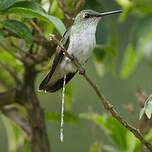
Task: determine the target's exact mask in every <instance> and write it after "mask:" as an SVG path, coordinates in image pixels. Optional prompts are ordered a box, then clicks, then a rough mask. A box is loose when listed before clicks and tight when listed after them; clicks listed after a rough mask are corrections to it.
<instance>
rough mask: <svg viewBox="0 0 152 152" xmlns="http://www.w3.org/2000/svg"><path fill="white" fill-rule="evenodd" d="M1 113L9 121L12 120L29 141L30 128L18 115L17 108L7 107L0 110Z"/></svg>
mask: <svg viewBox="0 0 152 152" xmlns="http://www.w3.org/2000/svg"><path fill="white" fill-rule="evenodd" d="M1 111H2V113H3V114H4V115H5V116H6V117H8V118H9V119H10V120H12V121H13V122H14V123H15V124H16V125H17V126H18V127H19V128H21V129H22V130H23V132H24V133H25V137H26V138H27V139H28V140H29V141H31V128H30V126H29V124H28V122H27V120H25V119H24V118H23V117H21V115H20V114H19V111H18V109H17V108H15V107H13V106H11V105H7V106H4V107H3V108H1Z"/></svg>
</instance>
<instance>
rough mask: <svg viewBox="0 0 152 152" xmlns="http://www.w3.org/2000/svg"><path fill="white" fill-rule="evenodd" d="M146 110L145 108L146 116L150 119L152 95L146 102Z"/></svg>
mask: <svg viewBox="0 0 152 152" xmlns="http://www.w3.org/2000/svg"><path fill="white" fill-rule="evenodd" d="M144 108H145V114H146V115H147V117H148V118H149V119H150V118H151V114H152V95H150V96H149V97H148V99H147V100H146V102H145V106H144Z"/></svg>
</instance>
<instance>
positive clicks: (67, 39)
mask: <svg viewBox="0 0 152 152" xmlns="http://www.w3.org/2000/svg"><path fill="white" fill-rule="evenodd" d="M61 43H62V44H63V46H64V47H65V49H66V50H67V49H68V47H69V43H70V29H69V30H67V31H66V32H65V33H64V35H63V38H62V40H61ZM63 56H64V54H63V51H62V50H61V48H60V47H59V46H58V47H57V48H56V55H55V58H54V60H53V64H52V67H51V70H50V72H49V73H48V75H47V76H46V77H45V78H44V80H43V81H42V82H41V84H40V86H39V90H46V86H47V84H48V82H49V80H50V79H51V77H52V75H53V73H54V72H55V70H56V67H57V65H58V64H59V63H60V62H61V61H62V59H63Z"/></svg>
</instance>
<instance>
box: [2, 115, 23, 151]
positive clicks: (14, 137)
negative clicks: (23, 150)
mask: <svg viewBox="0 0 152 152" xmlns="http://www.w3.org/2000/svg"><path fill="white" fill-rule="evenodd" d="M1 118H2V121H3V123H4V125H5V128H6V132H7V136H8V149H9V152H16V151H18V150H19V148H20V147H22V146H23V142H24V137H23V136H21V131H20V130H19V129H18V128H17V127H16V126H15V125H14V124H13V123H12V122H11V121H10V120H9V119H7V118H5V117H4V116H1Z"/></svg>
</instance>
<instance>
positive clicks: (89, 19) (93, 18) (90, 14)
mask: <svg viewBox="0 0 152 152" xmlns="http://www.w3.org/2000/svg"><path fill="white" fill-rule="evenodd" d="M121 12H122V10H116V11H111V12H105V13H98V12H96V11H93V10H82V11H81V12H80V13H78V15H77V16H76V17H75V20H74V24H83V23H84V24H85V23H86V24H89V23H93V22H98V21H99V20H100V19H101V18H102V17H103V16H106V15H110V14H116V13H121Z"/></svg>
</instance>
